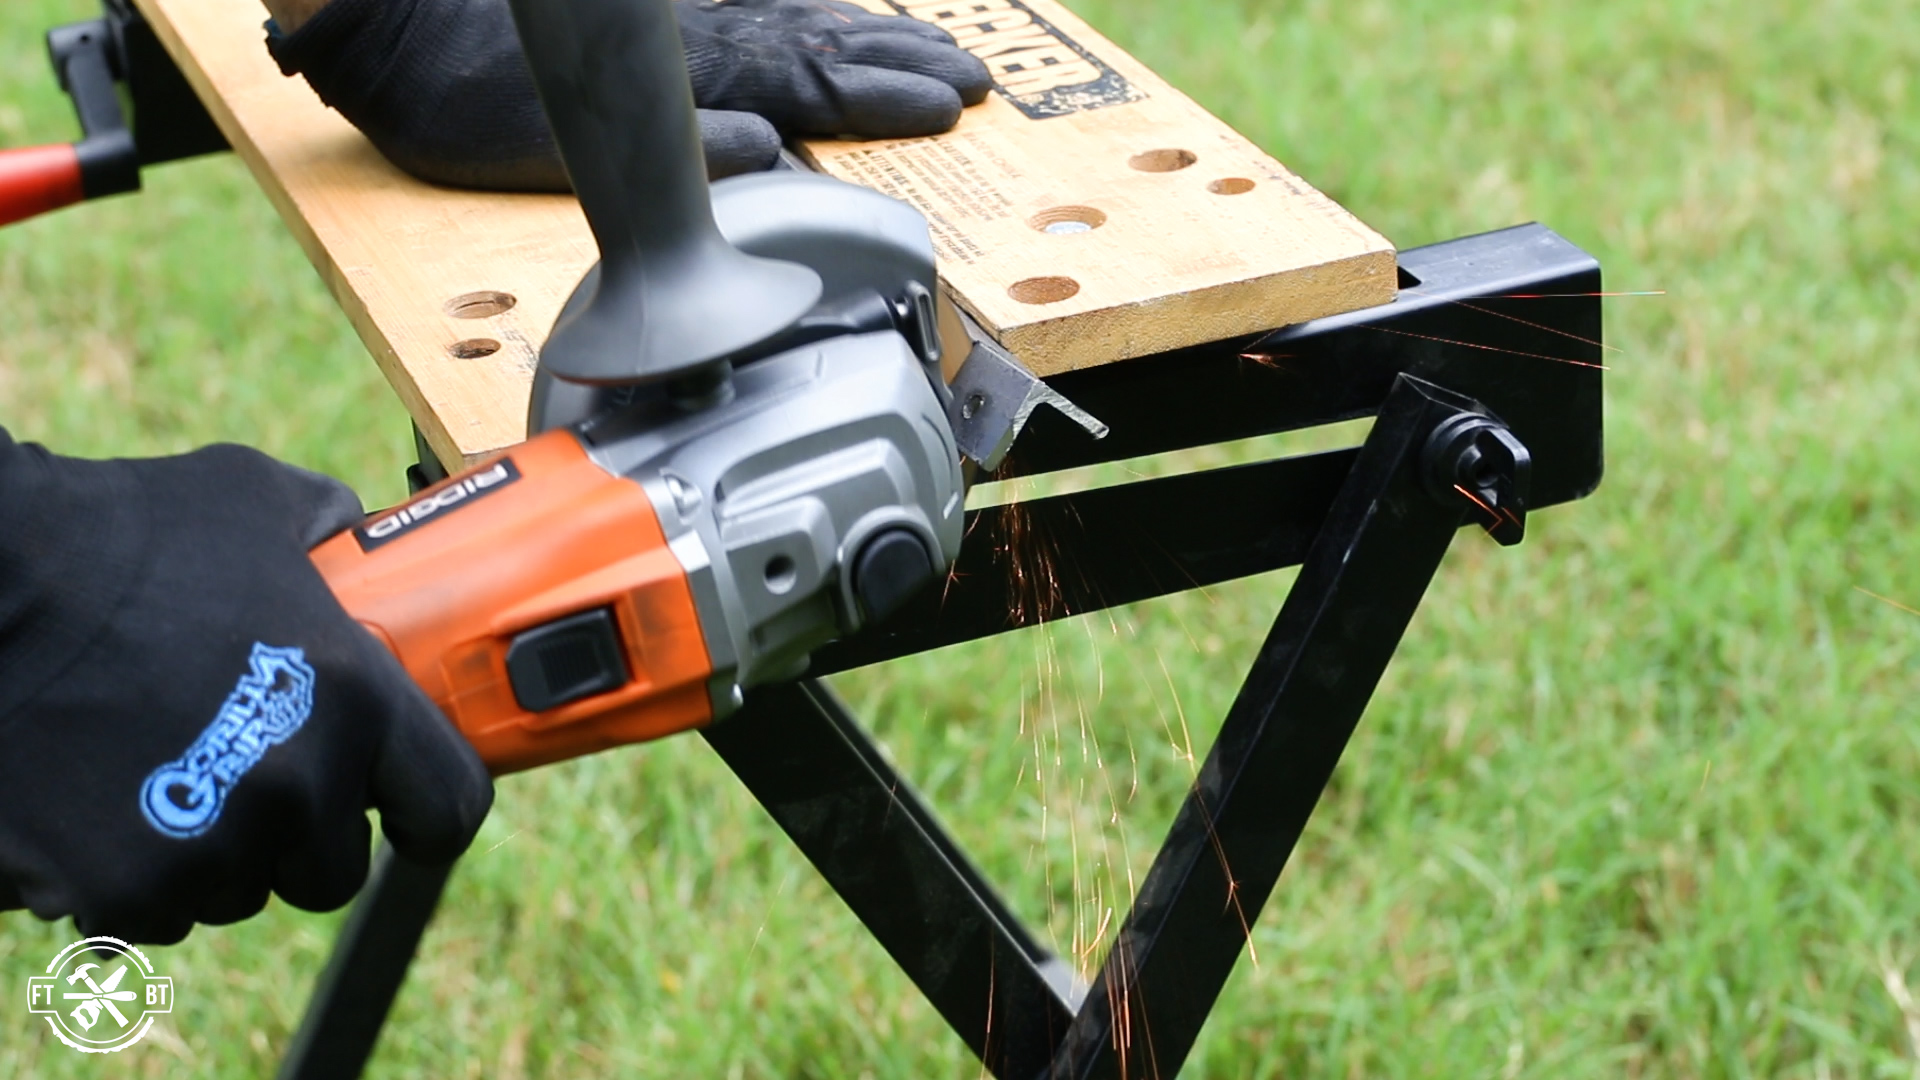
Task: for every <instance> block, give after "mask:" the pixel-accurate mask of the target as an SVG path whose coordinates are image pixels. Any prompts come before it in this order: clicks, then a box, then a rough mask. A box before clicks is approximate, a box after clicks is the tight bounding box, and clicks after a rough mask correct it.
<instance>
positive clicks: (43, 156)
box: [0, 143, 87, 225]
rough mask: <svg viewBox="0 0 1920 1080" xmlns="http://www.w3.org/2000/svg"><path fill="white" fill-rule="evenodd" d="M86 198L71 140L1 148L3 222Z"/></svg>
mask: <svg viewBox="0 0 1920 1080" xmlns="http://www.w3.org/2000/svg"><path fill="white" fill-rule="evenodd" d="M86 197H87V191H86V185H85V184H84V183H83V182H82V181H81V178H80V152H79V151H78V150H77V149H76V148H75V147H74V145H73V144H72V143H58V144H56V145H53V146H28V147H22V148H21V149H18V150H0V225H11V224H13V223H14V222H16V221H24V220H25V219H27V218H30V217H33V216H34V215H35V214H44V213H46V212H47V211H49V210H58V209H60V208H61V207H63V206H72V205H73V204H74V203H77V202H80V201H81V200H83V199H85V198H86Z"/></svg>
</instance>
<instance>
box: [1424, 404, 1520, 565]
mask: <svg viewBox="0 0 1920 1080" xmlns="http://www.w3.org/2000/svg"><path fill="white" fill-rule="evenodd" d="M1422 457H1423V459H1424V464H1425V470H1426V482H1427V490H1428V491H1429V492H1431V493H1432V494H1433V497H1434V498H1436V499H1439V500H1440V501H1441V502H1443V503H1453V502H1460V501H1464V502H1466V503H1467V504H1468V505H1469V507H1470V511H1469V512H1471V513H1472V514H1473V515H1474V516H1475V518H1476V519H1477V520H1478V521H1479V522H1480V525H1481V527H1482V528H1484V529H1486V530H1487V534H1488V535H1490V536H1492V537H1493V538H1494V540H1496V541H1498V542H1499V543H1500V544H1501V546H1503V547H1512V546H1513V545H1515V544H1518V543H1519V542H1520V541H1521V540H1522V539H1524V538H1525V536H1526V533H1527V484H1528V480H1529V477H1530V475H1531V473H1532V471H1533V458H1532V456H1531V455H1529V454H1528V453H1527V448H1526V446H1525V444H1523V443H1521V441H1520V440H1519V439H1518V438H1516V437H1515V436H1514V434H1513V431H1512V430H1511V429H1509V428H1508V427H1507V426H1506V425H1505V424H1503V423H1501V422H1500V421H1498V420H1496V419H1494V418H1493V417H1491V416H1486V415H1484V414H1481V413H1473V412H1463V413H1456V414H1455V415H1453V416H1450V417H1448V418H1447V419H1445V420H1443V421H1441V422H1440V423H1439V424H1438V425H1437V426H1436V427H1435V428H1434V429H1433V434H1431V435H1429V436H1427V446H1426V450H1425V451H1424V453H1423V454H1422Z"/></svg>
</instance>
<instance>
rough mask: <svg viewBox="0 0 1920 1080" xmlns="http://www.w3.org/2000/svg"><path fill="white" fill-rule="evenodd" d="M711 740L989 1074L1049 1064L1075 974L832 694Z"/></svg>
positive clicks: (735, 722) (768, 695)
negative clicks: (1019, 1064)
mask: <svg viewBox="0 0 1920 1080" xmlns="http://www.w3.org/2000/svg"><path fill="white" fill-rule="evenodd" d="M705 734H706V738H707V741H708V742H709V743H710V744H712V746H713V748H714V749H715V750H716V751H718V752H719V754H720V756H721V758H722V759H724V760H725V761H726V762H727V764H728V765H729V766H731V767H732V769H733V770H734V772H735V773H736V774H738V775H739V777H740V779H741V781H742V782H743V783H745V784H746V785H747V789H748V790H749V791H752V792H753V794H754V797H755V798H757V799H759V800H760V802H761V804H762V805H763V806H765V807H766V808H767V812H768V813H770V814H772V815H773V818H774V820H775V821H776V822H778V823H779V825H780V827H781V828H782V829H785V830H786V832H787V835H788V836H790V837H792V838H793V841H794V843H795V844H797V845H799V847H800V850H801V851H802V852H804V853H805V854H806V856H807V858H808V859H810V860H812V861H813V864H814V866H815V867H817V868H818V869H819V871H820V873H821V875H822V876H823V877H825V878H826V879H827V881H828V883H829V884H831V885H832V886H833V888H834V890H835V891H836V892H838V893H839V894H840V898H841V899H842V900H845V901H846V903H847V906H848V907H850V908H852V909H853V912H854V914H855V915H857V916H859V917H860V921H861V922H863V923H865V924H866V925H867V929H868V930H870V931H872V932H873V935H874V937H875V938H876V939H878V940H879V942H880V944H881V945H882V946H884V947H885V948H886V950H887V952H888V953H890V954H892V956H893V958H894V960H895V961H896V962H897V963H899V965H900V967H901V969H902V970H904V971H905V972H906V973H907V975H908V977H909V978H911V979H912V980H913V981H914V985H916V986H918V987H919V988H920V991H921V992H922V993H924V994H925V995H926V996H927V1000H928V1001H930V1002H932V1003H933V1006H934V1007H935V1008H936V1009H938V1010H939V1011H940V1015H941V1016H943V1017H945V1018H946V1021H947V1023H948V1024H950V1025H952V1027H953V1030H954V1031H955V1032H957V1033H959V1035H960V1037H961V1038H963V1039H965V1040H966V1042H967V1045H968V1046H969V1047H971V1048H972V1049H973V1052H974V1053H975V1054H978V1055H979V1056H980V1059H981V1060H982V1061H984V1062H986V1063H987V1064H988V1067H989V1068H992V1069H993V1070H994V1071H995V1072H996V1073H997V1074H999V1075H1002V1076H1005V1075H1009V1074H1007V1073H1006V1072H1004V1071H1002V1070H1003V1067H1002V1065H1001V1064H1000V1063H1004V1062H1016V1061H1034V1060H1040V1061H1045V1060H1046V1058H1047V1057H1048V1056H1049V1055H1050V1054H1051V1052H1052V1047H1053V1046H1054V1044H1055V1043H1057V1042H1058V1041H1059V1039H1060V1038H1061V1036H1063V1035H1064V1034H1065V1033H1066V1030H1067V1025H1068V1023H1069V1022H1070V1021H1071V1020H1072V1019H1073V1010H1074V1008H1075V1007H1076V1006H1077V1005H1078V1001H1077V1000H1075V999H1076V998H1077V994H1076V993H1075V992H1074V990H1073V988H1072V986H1071V985H1070V983H1071V977H1072V976H1071V972H1070V971H1069V970H1068V968H1067V967H1066V965H1065V964H1064V963H1062V962H1061V961H1060V960H1059V959H1057V958H1055V957H1054V956H1052V955H1051V954H1049V953H1048V952H1047V950H1046V949H1044V948H1042V947H1041V946H1040V944H1039V943H1038V942H1037V941H1035V940H1034V939H1033V937H1032V936H1031V935H1029V934H1028V933H1027V931H1026V929H1025V928H1024V927H1023V926H1021V924H1020V921H1019V920H1018V919H1017V918H1015V917H1014V915H1013V913H1012V912H1010V911H1009V910H1007V908H1006V906H1005V904H1004V903H1002V902H1001V900H1000V898H999V897H998V896H997V895H995V893H994V891H993V889H992V887H991V886H989V885H988V884H987V882H986V879H985V878H983V877H981V876H980V873H979V871H977V870H975V869H974V868H973V866H972V865H971V864H970V863H969V862H968V861H967V859H966V857H965V856H964V855H963V854H962V853H961V852H960V849H959V847H958V846H957V845H955V844H954V842H953V840H952V839H951V838H949V837H948V836H947V834H946V833H945V832H944V831H943V830H942V829H941V827H940V824H939V823H938V822H937V821H936V820H935V819H934V817H933V814H932V812H931V811H929V810H928V809H927V808H926V806H925V804H923V803H922V802H921V801H920V798H919V796H918V795H916V794H915V793H914V792H913V789H912V788H910V787H909V786H908V785H907V784H906V782H905V781H904V780H902V779H901V778H900V775H899V774H898V773H896V772H895V771H894V770H893V767H892V766H891V765H889V764H888V763H887V761H886V759H885V758H884V757H882V756H881V755H880V752H879V750H878V748H877V747H875V746H874V745H873V742H872V740H871V738H870V737H869V736H868V735H867V734H866V732H865V731H863V730H861V728H860V726H859V724H858V723H857V722H855V720H854V719H853V717H852V716H851V715H849V714H848V713H847V711H846V708H845V707H844V706H843V705H841V704H840V702H839V701H837V700H836V699H835V698H834V697H833V695H832V693H831V692H830V691H828V690H827V688H826V687H825V686H822V685H820V684H819V683H817V682H814V681H813V680H805V681H802V682H800V683H797V684H794V685H790V686H780V687H769V688H766V689H764V690H761V691H758V692H756V693H755V694H754V695H753V696H752V698H751V699H750V700H749V702H748V704H747V706H746V707H745V708H744V709H742V710H741V711H740V712H739V713H737V714H735V715H734V716H732V717H730V718H729V719H727V720H726V721H725V722H724V723H720V724H716V725H714V726H713V727H711V728H708V729H707V731H706V732H705Z"/></svg>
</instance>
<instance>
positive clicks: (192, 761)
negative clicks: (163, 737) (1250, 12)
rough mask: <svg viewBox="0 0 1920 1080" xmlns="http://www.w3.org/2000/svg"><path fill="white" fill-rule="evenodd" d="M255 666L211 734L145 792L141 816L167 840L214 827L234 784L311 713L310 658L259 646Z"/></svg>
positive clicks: (158, 772)
mask: <svg viewBox="0 0 1920 1080" xmlns="http://www.w3.org/2000/svg"><path fill="white" fill-rule="evenodd" d="M249 663H251V665H252V667H253V670H252V671H251V672H249V673H248V674H245V675H242V676H240V681H239V683H237V684H236V685H235V686H234V688H233V693H231V694H229V695H227V700H226V704H224V705H221V706H220V712H219V715H217V716H215V717H214V718H213V723H211V724H208V725H207V730H205V731H203V732H201V733H200V737H199V738H197V739H195V740H193V745H192V746H189V747H187V752H186V753H184V754H181V755H180V757H179V758H178V759H177V760H174V761H169V762H167V763H166V764H165V765H162V766H160V767H159V768H157V769H155V770H153V775H151V776H149V777H147V782H146V784H145V785H143V786H142V787H141V789H140V811H141V813H143V814H145V815H146V816H147V823H148V824H150V825H152V826H153V827H154V828H156V829H158V830H160V831H161V832H163V833H165V834H166V835H168V836H171V837H174V838H175V839H178V840H185V839H187V838H188V837H191V836H199V835H200V834H201V833H203V832H206V831H207V830H208V829H210V828H212V827H213V823H214V822H215V821H217V820H219V818H220V809H221V808H222V807H224V806H225V805H226V803H227V793H228V792H230V791H232V790H233V786H234V785H235V784H238V783H239V782H240V778H241V777H243V776H245V775H246V774H247V770H249V769H251V768H253V767H254V766H255V765H257V764H259V762H260V759H261V758H262V757H264V756H266V753H267V751H268V750H270V749H272V748H273V747H275V746H278V745H279V744H280V743H283V742H286V741H287V740H288V739H290V738H292V737H293V733H294V732H296V731H299V730H300V725H302V724H304V723H306V722H307V716H308V715H309V714H310V713H312V712H313V669H312V668H311V667H308V666H307V659H306V654H305V653H304V652H302V651H300V650H299V649H277V648H275V647H273V646H271V645H262V644H259V643H258V642H255V643H254V646H253V655H252V656H251V657H250V658H249Z"/></svg>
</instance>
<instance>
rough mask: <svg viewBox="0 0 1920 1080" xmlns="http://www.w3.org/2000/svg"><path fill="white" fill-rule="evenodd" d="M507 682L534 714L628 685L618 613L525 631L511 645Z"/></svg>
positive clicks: (581, 616)
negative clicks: (615, 622)
mask: <svg viewBox="0 0 1920 1080" xmlns="http://www.w3.org/2000/svg"><path fill="white" fill-rule="evenodd" d="M507 681H508V682H509V683H511V684H512V685H513V697H514V700H515V701H518V702H519V703H520V707H521V708H523V709H525V710H527V711H528V712H545V711H546V710H548V709H557V708H559V707H560V706H562V705H566V704H568V703H570V702H575V701H579V700H580V699H581V698H585V697H592V696H593V695H595V694H604V693H606V692H607V691H609V690H617V689H619V688H620V687H622V686H625V685H626V683H627V662H626V658H625V656H624V655H623V653H622V651H621V648H620V633H619V631H618V630H617V629H615V627H614V623H613V612H612V611H610V610H608V609H607V608H599V609H597V610H594V611H588V612H583V613H581V614H579V615H569V616H567V617H566V618H564V619H555V620H554V621H552V622H550V623H546V624H544V625H541V626H536V627H534V628H533V629H531V630H527V631H524V632H522V633H521V634H520V636H518V637H516V638H514V639H513V644H512V645H509V646H508V647H507Z"/></svg>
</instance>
